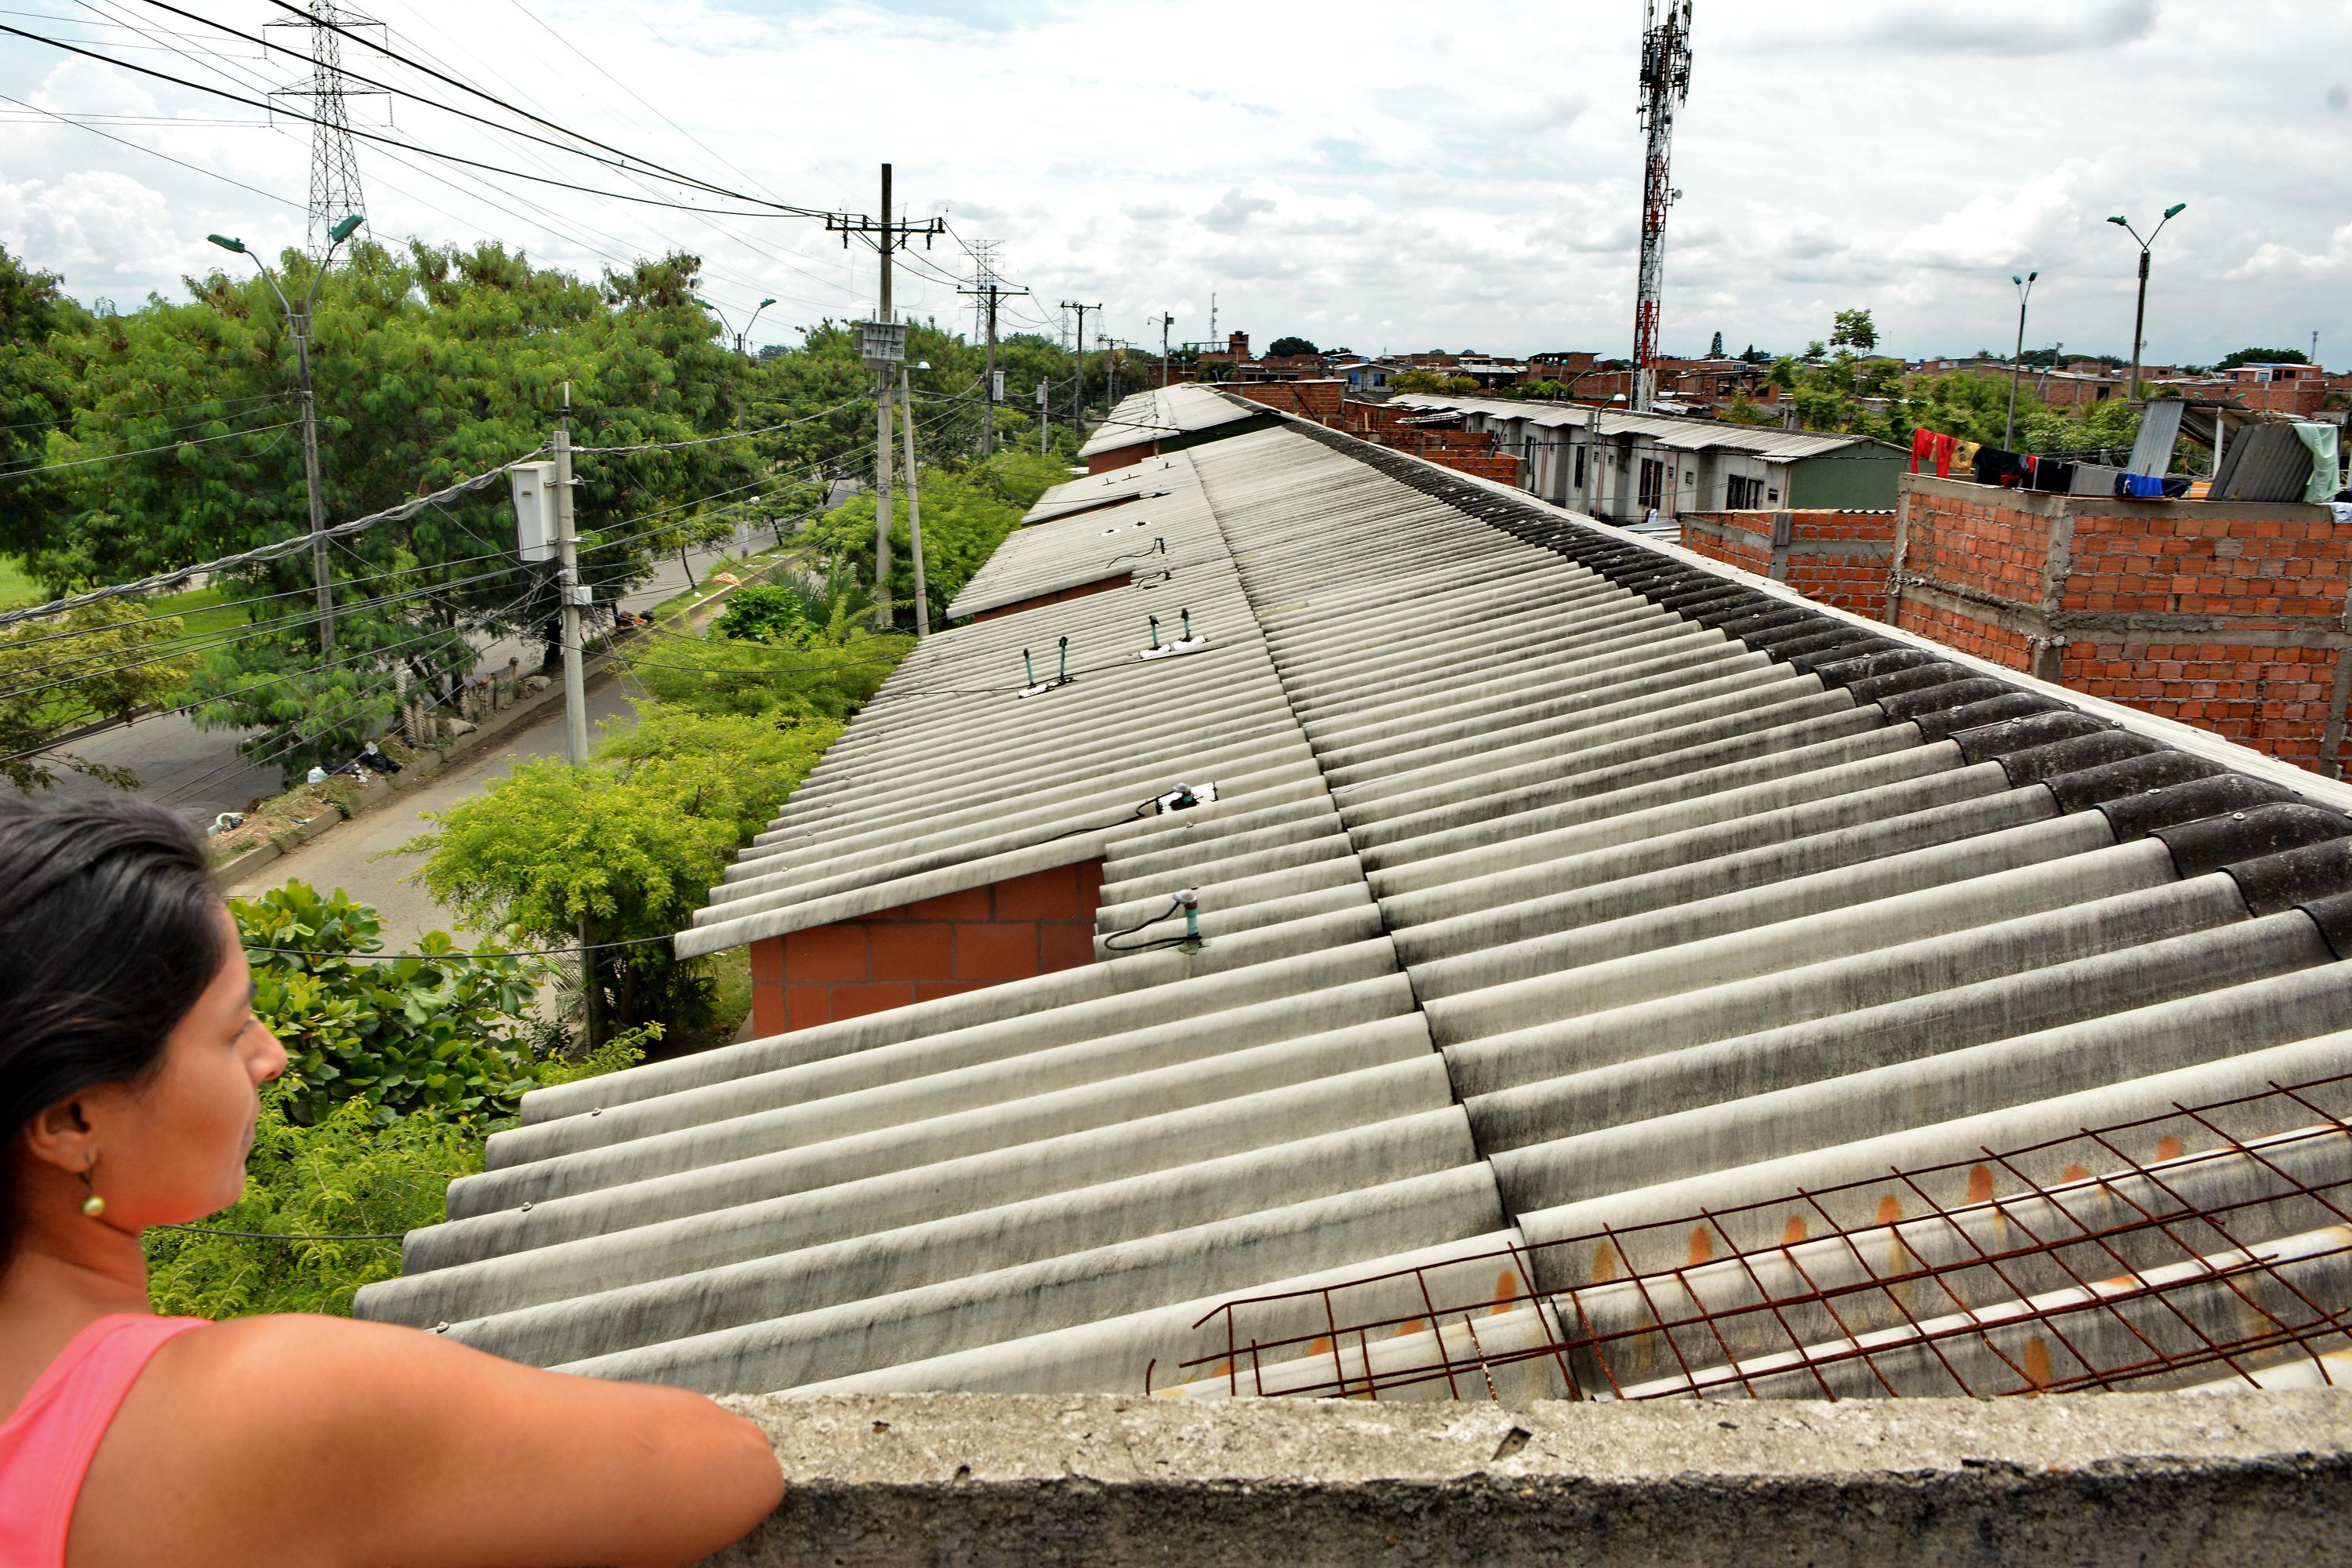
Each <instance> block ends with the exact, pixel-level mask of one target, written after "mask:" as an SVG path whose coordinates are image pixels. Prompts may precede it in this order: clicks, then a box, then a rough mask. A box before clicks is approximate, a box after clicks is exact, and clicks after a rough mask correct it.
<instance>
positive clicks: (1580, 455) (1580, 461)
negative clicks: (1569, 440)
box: [1576, 447, 1585, 486]
mask: <svg viewBox="0 0 2352 1568" xmlns="http://www.w3.org/2000/svg"><path fill="white" fill-rule="evenodd" d="M1584 451H1585V449H1584V448H1583V447H1578V448H1577V449H1576V482H1577V483H1578V484H1579V485H1580V486H1581V485H1582V484H1583V483H1584Z"/></svg>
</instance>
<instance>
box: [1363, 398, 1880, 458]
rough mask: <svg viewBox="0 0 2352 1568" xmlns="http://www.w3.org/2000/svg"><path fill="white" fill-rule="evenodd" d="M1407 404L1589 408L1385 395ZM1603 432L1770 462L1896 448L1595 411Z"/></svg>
mask: <svg viewBox="0 0 2352 1568" xmlns="http://www.w3.org/2000/svg"><path fill="white" fill-rule="evenodd" d="M1389 401H1390V402H1391V404H1392V405H1404V406H1407V407H1412V408H1427V409H1431V410H1439V409H1444V410H1449V411H1458V412H1461V413H1465V414H1483V415H1485V416H1486V417H1487V418H1489V419H1524V420H1526V421H1527V422H1528V423H1529V424H1531V425H1538V426H1543V427H1545V428H1547V429H1553V428H1559V427H1563V426H1565V427H1570V428H1573V429H1578V430H1581V429H1584V428H1586V427H1587V425H1588V424H1589V422H1590V421H1591V417H1592V414H1593V410H1591V408H1587V407H1579V406H1577V405H1573V404H1559V403H1523V402H1519V401H1517V400H1516V399H1512V398H1507V397H1455V396H1450V395H1443V394H1437V393H1425V392H1415V393H1407V394H1405V395H1402V396H1398V397H1392V398H1391V399H1390V400H1389ZM1600 415H1601V435H1603V436H1604V437H1615V436H1635V437H1643V438H1646V439H1649V440H1652V441H1654V442H1656V443H1657V444H1658V445H1659V446H1662V447H1672V448H1674V449H1675V450H1678V451H1685V452H1699V451H1715V452H1748V453H1752V454H1754V455H1755V456H1757V457H1759V458H1769V459H1770V460H1772V461H1775V462H1784V463H1785V462H1794V461H1796V460H1797V459H1799V458H1819V457H1822V456H1824V455H1826V454H1828V453H1831V452H1843V451H1845V450H1846V449H1848V448H1850V447H1880V448H1883V449H1885V450H1888V451H1892V450H1894V449H1895V448H1893V447H1888V446H1887V444H1886V443H1885V442H1884V441H1880V440H1876V439H1874V438H1873V437H1868V436H1850V435H1840V434H1837V433H1835V432H1831V431H1822V430H1773V429H1767V428H1765V427H1763V426H1755V425H1727V424H1725V423H1723V422H1722V421H1720V420H1716V419H1681V418H1675V417H1674V416H1671V415H1664V414H1627V413H1623V412H1621V411H1619V410H1617V409H1613V408H1604V409H1601V410H1600Z"/></svg>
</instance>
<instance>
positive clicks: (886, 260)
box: [824, 163, 946, 632]
mask: <svg viewBox="0 0 2352 1568" xmlns="http://www.w3.org/2000/svg"><path fill="white" fill-rule="evenodd" d="M824 227H825V232H826V233H828V234H838V235H840V236H841V243H842V246H843V247H844V248H847V247H848V245H849V237H850V236H851V235H853V234H870V235H874V236H876V241H875V249H876V250H877V252H878V253H879V254H880V256H881V258H882V288H881V295H882V298H881V316H880V321H879V324H880V325H881V326H882V327H884V328H886V329H887V328H888V327H889V326H891V325H892V324H893V323H894V322H895V321H897V319H898V318H897V317H896V316H895V315H893V314H892V312H891V308H890V250H891V246H892V244H893V242H894V241H899V240H904V239H905V238H907V237H908V236H910V235H917V234H919V235H921V236H922V237H923V244H924V245H925V247H929V244H930V241H931V237H932V236H934V235H937V234H940V233H942V232H944V231H945V229H946V225H945V224H944V223H943V222H942V221H941V220H940V219H939V218H931V219H929V220H928V221H926V222H924V223H922V224H903V223H899V222H898V220H897V216H896V213H895V209H894V208H893V207H892V206H891V205H890V165H889V164H887V163H885V164H883V165H882V216H881V217H880V218H878V219H877V218H871V217H865V216H856V217H853V216H850V215H849V214H847V213H829V214H827V215H826V216H825V220H824ZM872 336H873V337H874V338H876V339H877V340H878V339H881V338H887V337H889V336H891V334H890V333H889V332H887V331H884V332H881V333H879V334H872ZM868 346H869V347H876V346H880V347H887V345H883V344H880V343H879V342H878V341H877V342H874V343H870V344H869V345H868ZM905 355H906V351H905V348H904V340H903V337H902V338H901V339H900V346H899V347H898V349H897V351H896V352H890V353H882V354H879V355H877V354H876V353H871V352H869V353H866V367H867V368H868V369H870V370H871V371H873V372H874V375H875V382H874V625H875V627H876V629H877V630H879V631H886V632H887V631H888V630H889V629H890V627H891V625H892V622H893V620H894V618H895V617H894V616H892V615H891V610H890V516H891V512H892V511H893V510H895V509H894V508H893V506H892V504H891V500H890V404H891V400H892V396H893V395H894V393H895V390H896V389H895V386H894V383H895V381H896V380H897V377H898V370H897V367H898V364H899V363H902V362H903V360H904V359H905Z"/></svg>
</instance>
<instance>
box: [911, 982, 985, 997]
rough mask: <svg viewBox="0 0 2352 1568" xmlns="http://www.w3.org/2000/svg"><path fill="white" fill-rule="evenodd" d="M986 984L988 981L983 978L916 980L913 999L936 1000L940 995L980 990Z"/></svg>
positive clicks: (956, 994) (957, 994) (954, 994)
mask: <svg viewBox="0 0 2352 1568" xmlns="http://www.w3.org/2000/svg"><path fill="white" fill-rule="evenodd" d="M987 984H988V983H987V982H986V981H984V980H933V981H929V982H918V983H917V984H916V986H915V1000H916V1001H918V1002H936V1001H937V1000H939V999H940V997H942V996H961V995H962V994H964V993H965V992H967V991H978V990H982V989H983V988H984V987H985V986H986V985H987Z"/></svg>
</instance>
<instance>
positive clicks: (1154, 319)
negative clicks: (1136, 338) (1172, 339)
mask: <svg viewBox="0 0 2352 1568" xmlns="http://www.w3.org/2000/svg"><path fill="white" fill-rule="evenodd" d="M1143 320H1144V324H1145V325H1146V326H1152V327H1158V328H1159V329H1160V385H1161V386H1163V387H1164V386H1166V385H1167V384H1168V329H1169V328H1171V327H1172V326H1174V325H1175V324H1176V318H1175V317H1173V316H1146V317H1145V318H1144V319H1143Z"/></svg>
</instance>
